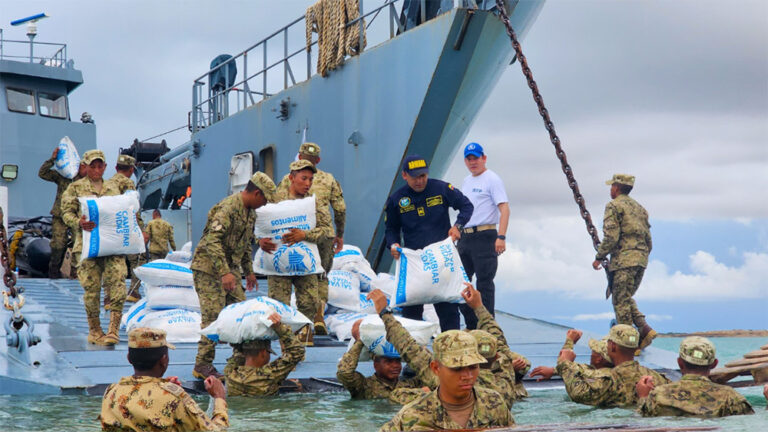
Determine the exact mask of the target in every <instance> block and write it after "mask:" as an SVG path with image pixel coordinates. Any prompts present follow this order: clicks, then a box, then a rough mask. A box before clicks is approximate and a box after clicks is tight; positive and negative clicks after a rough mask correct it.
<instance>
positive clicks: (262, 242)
mask: <svg viewBox="0 0 768 432" xmlns="http://www.w3.org/2000/svg"><path fill="white" fill-rule="evenodd" d="M259 248H261V250H263V251H264V252H269V253H272V252H274V251H275V250H277V245H276V244H275V243H274V242H272V239H271V238H269V237H264V238H260V239H259Z"/></svg>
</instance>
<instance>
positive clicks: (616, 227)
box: [595, 194, 652, 271]
mask: <svg viewBox="0 0 768 432" xmlns="http://www.w3.org/2000/svg"><path fill="white" fill-rule="evenodd" d="M651 247H652V244H651V225H650V224H649V223H648V212H647V211H645V209H644V208H643V206H641V205H640V204H639V203H638V202H637V201H635V200H634V199H632V198H630V197H629V195H624V194H622V195H619V196H617V197H616V198H614V199H613V200H612V201H611V202H609V203H608V204H607V205H606V206H605V216H603V242H602V243H600V247H599V248H598V249H597V255H596V256H595V259H597V260H602V259H605V257H607V256H608V255H609V254H610V255H611V264H610V270H611V271H613V270H619V269H623V268H627V267H636V266H640V267H646V266H647V265H648V254H650V253H651Z"/></svg>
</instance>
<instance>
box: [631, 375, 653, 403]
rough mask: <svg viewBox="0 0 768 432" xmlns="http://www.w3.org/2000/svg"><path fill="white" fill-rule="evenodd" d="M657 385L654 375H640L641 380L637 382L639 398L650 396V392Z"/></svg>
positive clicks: (636, 388) (636, 389) (636, 390)
mask: <svg viewBox="0 0 768 432" xmlns="http://www.w3.org/2000/svg"><path fill="white" fill-rule="evenodd" d="M654 387H656V386H655V385H654V384H653V377H651V376H648V375H645V376H642V377H640V381H638V382H637V384H635V392H636V393H637V397H638V398H644V397H647V396H648V393H650V392H651V390H653V388H654Z"/></svg>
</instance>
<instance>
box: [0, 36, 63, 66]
mask: <svg viewBox="0 0 768 432" xmlns="http://www.w3.org/2000/svg"><path fill="white" fill-rule="evenodd" d="M0 60H13V61H22V62H28V63H39V64H42V65H45V66H51V67H60V68H63V67H67V44H62V43H54V42H34V41H24V40H11V39H5V38H4V37H3V29H0Z"/></svg>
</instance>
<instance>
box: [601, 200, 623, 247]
mask: <svg viewBox="0 0 768 432" xmlns="http://www.w3.org/2000/svg"><path fill="white" fill-rule="evenodd" d="M620 229H621V227H620V225H619V215H618V212H617V210H616V207H615V206H614V204H613V203H612V202H610V203H608V205H606V206H605V214H604V215H603V241H602V243H600V246H599V247H598V248H597V255H595V259H596V260H598V261H601V260H604V259H605V258H606V257H607V256H608V254H609V253H611V251H612V250H613V249H615V248H616V245H618V243H619V234H620Z"/></svg>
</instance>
